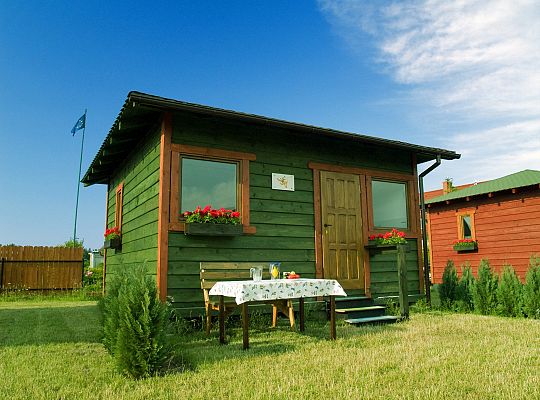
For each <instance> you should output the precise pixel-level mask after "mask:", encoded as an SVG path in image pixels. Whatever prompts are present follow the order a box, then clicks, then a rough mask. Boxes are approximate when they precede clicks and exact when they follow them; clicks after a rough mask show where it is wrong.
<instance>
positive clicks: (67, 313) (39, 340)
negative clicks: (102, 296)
mask: <svg viewBox="0 0 540 400" xmlns="http://www.w3.org/2000/svg"><path fill="white" fill-rule="evenodd" d="M76 304H77V305H76V306H74V307H73V306H66V305H58V306H56V305H53V304H50V305H43V306H41V305H40V306H30V307H28V306H23V307H17V305H16V304H13V307H9V308H0V326H1V327H2V329H0V346H23V345H45V344H52V343H81V342H82V343H101V340H100V337H101V336H100V335H101V334H100V332H101V324H100V322H99V312H98V309H97V306H96V305H95V304H93V303H76Z"/></svg>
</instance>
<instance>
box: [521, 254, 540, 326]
mask: <svg viewBox="0 0 540 400" xmlns="http://www.w3.org/2000/svg"><path fill="white" fill-rule="evenodd" d="M523 307H524V311H525V314H527V316H528V317H529V318H538V319H540V257H538V256H532V257H531V259H530V261H529V270H528V271H527V275H526V277H525V286H524V287H523Z"/></svg>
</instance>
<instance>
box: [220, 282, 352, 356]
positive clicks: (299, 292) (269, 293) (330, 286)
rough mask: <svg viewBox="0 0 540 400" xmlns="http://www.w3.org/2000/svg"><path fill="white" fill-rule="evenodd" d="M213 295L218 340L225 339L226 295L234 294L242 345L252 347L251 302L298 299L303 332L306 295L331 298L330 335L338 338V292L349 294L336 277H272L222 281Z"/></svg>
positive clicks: (339, 294)
mask: <svg viewBox="0 0 540 400" xmlns="http://www.w3.org/2000/svg"><path fill="white" fill-rule="evenodd" d="M210 295H212V296H219V303H220V307H219V341H220V343H225V307H224V297H233V298H234V300H235V301H236V304H239V305H241V308H242V333H243V348H244V349H248V348H249V333H248V326H249V315H248V305H249V303H252V302H260V301H268V300H286V299H299V302H298V313H299V317H300V318H299V319H300V322H299V328H300V332H304V299H305V298H306V297H327V296H328V297H329V298H330V338H331V339H335V338H336V314H335V309H336V303H335V296H347V294H346V293H345V291H344V290H343V288H342V287H341V285H340V284H339V283H338V282H337V281H336V280H335V279H272V280H260V281H254V280H243V281H219V282H216V283H215V285H214V286H213V287H212V289H210Z"/></svg>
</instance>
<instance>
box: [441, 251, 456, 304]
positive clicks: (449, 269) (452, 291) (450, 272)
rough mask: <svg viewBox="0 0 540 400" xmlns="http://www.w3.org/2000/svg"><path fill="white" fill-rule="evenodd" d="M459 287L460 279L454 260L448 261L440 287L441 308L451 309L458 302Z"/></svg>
mask: <svg viewBox="0 0 540 400" xmlns="http://www.w3.org/2000/svg"><path fill="white" fill-rule="evenodd" d="M457 285H458V277H457V272H456V267H455V266H454V262H453V261H452V260H448V262H447V263H446V267H444V272H443V276H442V283H441V284H440V285H439V286H438V288H437V290H438V291H439V299H440V301H441V307H442V308H446V309H450V308H452V306H453V304H454V302H455V300H456V288H457Z"/></svg>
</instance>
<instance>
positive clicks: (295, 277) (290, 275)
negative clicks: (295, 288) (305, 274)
mask: <svg viewBox="0 0 540 400" xmlns="http://www.w3.org/2000/svg"><path fill="white" fill-rule="evenodd" d="M298 278H300V275H298V274H297V273H296V272H294V271H291V272H289V275H287V279H298Z"/></svg>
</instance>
